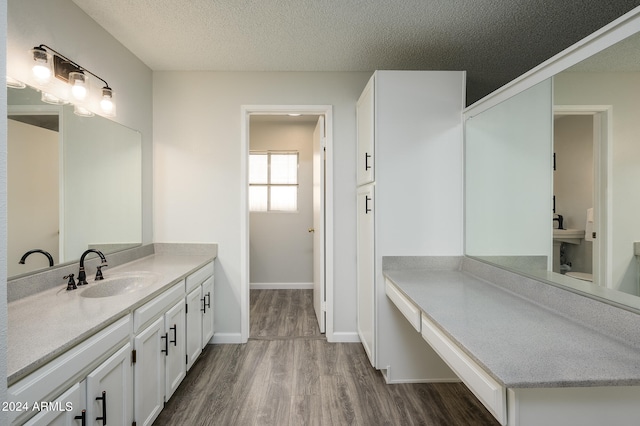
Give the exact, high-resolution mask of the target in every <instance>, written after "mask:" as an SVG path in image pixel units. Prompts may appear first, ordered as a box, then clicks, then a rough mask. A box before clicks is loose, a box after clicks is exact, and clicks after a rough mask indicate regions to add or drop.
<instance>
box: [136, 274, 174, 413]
mask: <svg viewBox="0 0 640 426" xmlns="http://www.w3.org/2000/svg"><path fill="white" fill-rule="evenodd" d="M184 315H185V314H184V282H183V281H181V282H179V283H178V284H175V285H174V286H173V287H171V289H169V290H167V291H165V292H164V293H162V294H161V295H160V296H158V297H156V298H155V299H153V300H151V301H150V302H148V303H146V304H145V305H143V306H142V307H140V308H138V309H136V310H135V311H134V313H133V322H134V349H135V364H134V417H135V419H136V422H137V423H138V424H141V425H150V424H152V423H153V421H154V420H155V419H156V417H158V414H160V411H162V408H163V407H164V402H165V401H166V400H168V399H169V397H170V396H171V395H172V394H173V392H174V391H175V389H176V388H177V386H178V385H179V384H180V382H181V381H182V379H183V378H184V376H185V373H186V370H185V346H184V341H185V340H184V333H185V328H184ZM174 331H175V332H174ZM174 342H175V343H174Z"/></svg>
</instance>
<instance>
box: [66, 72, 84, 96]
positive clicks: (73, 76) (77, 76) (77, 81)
mask: <svg viewBox="0 0 640 426" xmlns="http://www.w3.org/2000/svg"><path fill="white" fill-rule="evenodd" d="M69 85H71V95H72V96H73V97H74V98H75V99H77V100H79V101H84V99H85V98H86V97H87V91H88V88H89V79H88V78H87V76H86V75H85V74H84V73H83V72H82V71H80V72H70V73H69Z"/></svg>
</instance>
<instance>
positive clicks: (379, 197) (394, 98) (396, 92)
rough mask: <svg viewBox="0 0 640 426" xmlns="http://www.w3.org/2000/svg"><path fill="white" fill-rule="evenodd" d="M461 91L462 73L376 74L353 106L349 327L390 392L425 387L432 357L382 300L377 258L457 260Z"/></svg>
mask: <svg viewBox="0 0 640 426" xmlns="http://www.w3.org/2000/svg"><path fill="white" fill-rule="evenodd" d="M464 90H465V73H464V72H459V71H376V72H375V73H374V74H373V76H372V77H371V79H370V80H369V82H368V84H367V85H366V87H365V89H364V91H363V93H362V95H361V97H360V99H359V101H358V103H357V108H356V112H357V143H358V150H357V156H358V158H357V184H358V191H357V197H358V201H357V204H358V206H357V208H358V213H357V214H358V216H357V219H358V225H357V247H358V251H357V272H358V276H357V327H358V334H359V336H360V339H361V341H362V342H363V345H364V347H365V350H366V351H367V354H368V355H369V359H370V361H371V363H372V364H373V366H374V367H376V368H378V369H380V370H383V373H385V375H386V379H387V381H389V382H401V381H420V380H429V379H431V377H430V373H429V369H428V368H426V367H424V366H423V365H420V363H418V362H417V361H416V360H418V359H420V358H424V357H425V356H426V357H429V358H433V357H434V354H431V353H427V352H430V351H432V350H431V349H430V348H429V347H428V345H426V344H425V343H424V342H423V341H422V339H420V336H419V334H417V333H415V330H413V331H412V330H411V328H410V327H408V324H406V323H405V322H404V321H403V320H402V319H401V314H400V315H399V313H398V312H397V310H396V308H395V307H394V306H393V304H392V303H391V302H390V301H389V300H388V298H387V297H386V295H385V289H384V278H383V276H382V258H383V256H443V255H459V254H461V253H462V225H463V221H462V213H461V212H462V198H463V197H462V189H463V182H462V163H461V162H460V161H459V159H460V158H461V156H462V138H463V133H462V109H463V107H464ZM374 192H375V194H374ZM374 195H375V206H374V203H373V199H374ZM373 209H375V212H369V211H368V210H373ZM412 351H413V352H414V355H409V352H412ZM415 353H418V354H421V355H415ZM439 367H440V366H439Z"/></svg>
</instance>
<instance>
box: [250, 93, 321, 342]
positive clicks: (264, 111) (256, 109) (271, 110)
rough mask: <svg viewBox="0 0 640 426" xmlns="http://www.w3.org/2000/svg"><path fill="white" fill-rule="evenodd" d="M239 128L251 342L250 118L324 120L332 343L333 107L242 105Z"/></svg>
mask: <svg viewBox="0 0 640 426" xmlns="http://www.w3.org/2000/svg"><path fill="white" fill-rule="evenodd" d="M240 109H241V126H240V133H241V134H240V140H241V144H240V145H241V146H240V283H241V285H240V295H239V296H240V339H241V341H242V342H247V341H248V340H249V333H250V329H249V324H250V322H249V311H250V308H249V287H250V282H249V281H250V272H249V270H250V265H251V263H250V257H249V256H250V255H249V236H250V235H249V226H250V225H249V189H248V188H249V142H250V139H249V138H250V134H249V125H250V117H251V115H286V114H313V115H324V119H325V156H326V157H325V161H326V162H325V188H324V190H325V205H324V222H325V226H324V234H325V235H324V240H325V246H324V252H325V253H324V258H325V262H324V269H325V273H324V279H325V298H326V303H325V306H326V310H325V321H326V323H325V330H326V333H325V335H326V337H327V340H328V341H333V116H332V112H333V107H332V106H331V105H242V106H241V107H240Z"/></svg>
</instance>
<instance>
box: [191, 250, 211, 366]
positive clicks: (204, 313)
mask: <svg viewBox="0 0 640 426" xmlns="http://www.w3.org/2000/svg"><path fill="white" fill-rule="evenodd" d="M213 284H214V280H213V262H211V263H209V264H207V265H205V266H203V267H202V268H200V269H199V270H197V271H196V272H194V273H193V274H191V275H189V276H188V277H187V280H186V287H185V290H186V293H187V296H186V310H187V312H186V317H187V324H186V328H187V341H186V346H187V370H189V369H190V368H191V366H193V363H194V362H195V361H196V360H197V359H198V356H200V354H201V353H202V348H204V346H205V345H206V344H207V343H209V340H211V338H212V337H213V332H214V328H213Z"/></svg>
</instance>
